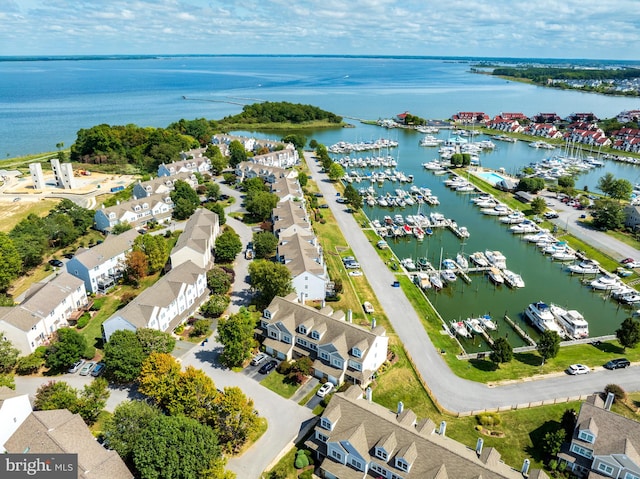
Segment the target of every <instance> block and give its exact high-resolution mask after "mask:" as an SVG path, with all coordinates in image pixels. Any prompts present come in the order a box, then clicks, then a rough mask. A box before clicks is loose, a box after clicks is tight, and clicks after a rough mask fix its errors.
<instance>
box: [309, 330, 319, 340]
mask: <svg viewBox="0 0 640 479" xmlns="http://www.w3.org/2000/svg"><path fill="white" fill-rule="evenodd" d="M311 337H312V338H313V339H320V333H319V332H318V331H311Z"/></svg>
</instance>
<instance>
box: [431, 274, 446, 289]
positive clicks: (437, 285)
mask: <svg viewBox="0 0 640 479" xmlns="http://www.w3.org/2000/svg"><path fill="white" fill-rule="evenodd" d="M429 281H431V286H433V288H434V289H442V288H443V287H444V283H443V282H442V279H440V276H439V275H438V274H437V273H434V274H431V275H429Z"/></svg>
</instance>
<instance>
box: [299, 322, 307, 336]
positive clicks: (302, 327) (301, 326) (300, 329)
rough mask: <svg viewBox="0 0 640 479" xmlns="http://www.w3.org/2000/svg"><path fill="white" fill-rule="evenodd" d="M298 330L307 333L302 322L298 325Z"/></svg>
mask: <svg viewBox="0 0 640 479" xmlns="http://www.w3.org/2000/svg"><path fill="white" fill-rule="evenodd" d="M298 331H300V333H301V334H307V328H306V327H305V326H304V325H303V324H301V325H300V327H299V328H298Z"/></svg>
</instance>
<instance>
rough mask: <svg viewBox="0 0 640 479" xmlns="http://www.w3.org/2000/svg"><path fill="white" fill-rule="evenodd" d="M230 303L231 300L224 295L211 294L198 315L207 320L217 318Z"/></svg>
mask: <svg viewBox="0 0 640 479" xmlns="http://www.w3.org/2000/svg"><path fill="white" fill-rule="evenodd" d="M230 302H231V299H230V298H229V296H227V295H226V294H212V295H211V296H209V299H208V300H207V301H206V302H205V303H204V304H203V305H202V306H200V313H202V315H203V316H205V317H207V318H218V317H220V316H221V315H222V314H223V313H224V312H225V311H226V310H227V308H228V307H229V303H230Z"/></svg>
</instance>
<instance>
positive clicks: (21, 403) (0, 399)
mask: <svg viewBox="0 0 640 479" xmlns="http://www.w3.org/2000/svg"><path fill="white" fill-rule="evenodd" d="M29 414H31V402H30V401H29V395H28V394H19V393H17V392H15V391H14V390H13V389H9V388H8V387H7V386H0V424H2V428H0V454H4V453H5V452H7V450H6V449H5V447H4V445H5V443H6V442H7V440H8V439H9V438H10V437H11V436H13V433H14V432H16V431H17V430H18V428H19V427H20V425H21V424H22V423H23V422H24V420H25V419H27V418H28V417H29Z"/></svg>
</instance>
